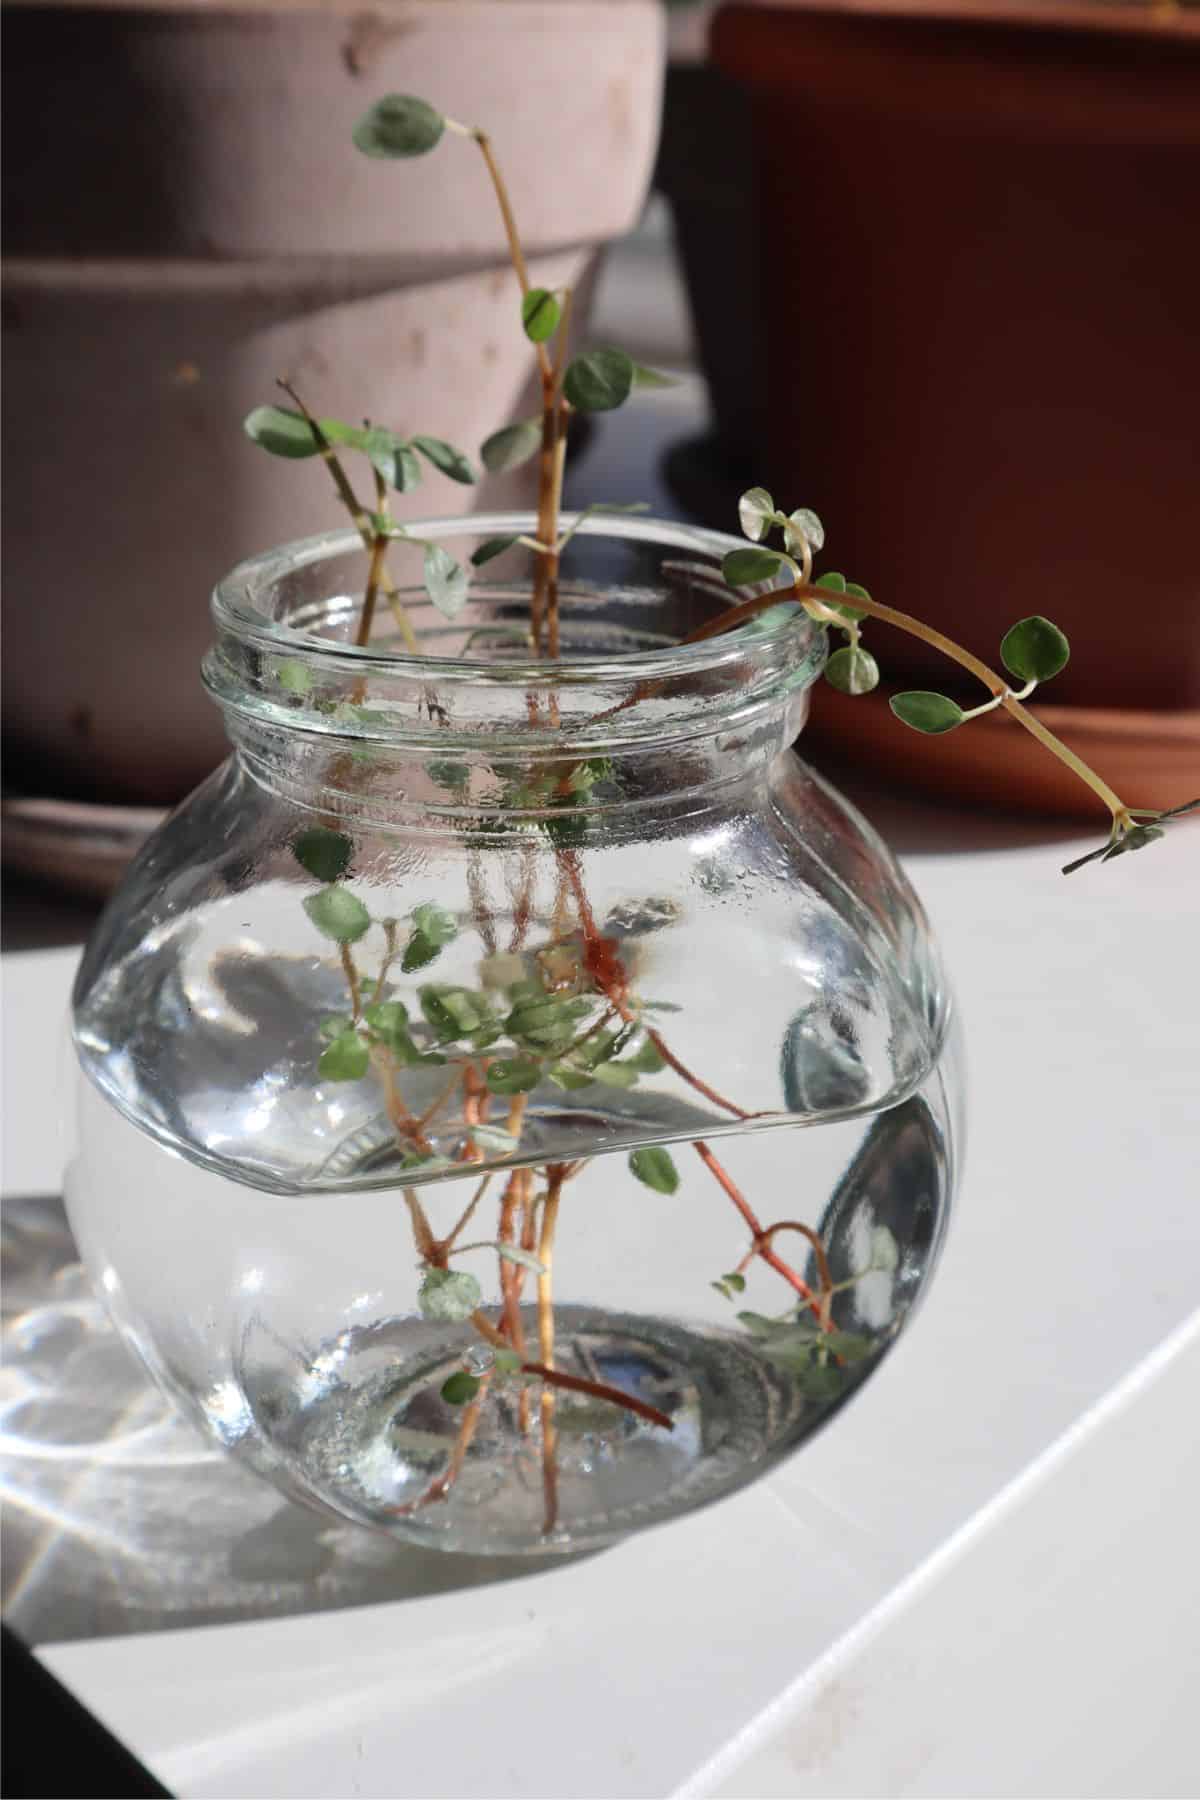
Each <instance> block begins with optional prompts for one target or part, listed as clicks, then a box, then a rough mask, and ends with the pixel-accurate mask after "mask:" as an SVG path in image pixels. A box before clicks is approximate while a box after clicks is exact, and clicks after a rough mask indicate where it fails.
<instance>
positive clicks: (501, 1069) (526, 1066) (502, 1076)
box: [487, 1058, 542, 1094]
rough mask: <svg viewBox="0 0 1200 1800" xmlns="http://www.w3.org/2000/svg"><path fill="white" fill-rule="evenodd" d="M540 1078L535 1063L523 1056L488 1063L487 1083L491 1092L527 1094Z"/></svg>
mask: <svg viewBox="0 0 1200 1800" xmlns="http://www.w3.org/2000/svg"><path fill="white" fill-rule="evenodd" d="M541 1078H542V1071H541V1069H540V1068H539V1067H538V1065H537V1063H535V1062H529V1061H527V1060H525V1059H524V1058H514V1059H512V1060H501V1061H498V1062H494V1063H489V1064H488V1072H487V1084H488V1086H489V1088H491V1090H492V1092H493V1094H528V1093H529V1092H530V1091H531V1090H532V1089H533V1088H535V1087H536V1086H537V1084H538V1082H539V1081H540V1080H541Z"/></svg>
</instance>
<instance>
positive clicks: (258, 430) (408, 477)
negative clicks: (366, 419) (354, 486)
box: [242, 406, 475, 494]
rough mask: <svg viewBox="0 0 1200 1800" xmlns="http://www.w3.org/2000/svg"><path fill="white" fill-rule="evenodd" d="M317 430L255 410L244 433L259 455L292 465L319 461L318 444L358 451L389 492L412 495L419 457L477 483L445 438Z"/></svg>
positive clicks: (371, 429)
mask: <svg viewBox="0 0 1200 1800" xmlns="http://www.w3.org/2000/svg"><path fill="white" fill-rule="evenodd" d="M316 426H317V430H316V431H314V430H313V426H312V423H311V422H310V421H309V420H308V419H306V418H305V416H304V414H303V413H302V412H298V411H296V410H295V409H294V408H292V407H290V406H256V407H255V408H254V411H253V412H250V413H247V415H246V418H245V420H244V421H243V425H242V429H243V430H244V431H245V433H246V436H247V437H248V438H249V439H250V440H251V442H252V443H255V444H257V445H258V446H259V447H260V449H263V450H266V451H268V452H269V454H270V455H272V456H282V457H285V458H287V459H289V460H291V461H297V462H298V461H302V460H304V459H305V458H306V457H310V456H320V455H322V454H323V451H324V446H323V445H322V443H321V438H323V439H324V440H325V443H326V444H329V445H330V446H332V447H333V448H335V449H342V450H358V451H361V452H362V454H363V455H364V456H365V457H366V458H367V460H368V461H369V462H370V464H371V466H372V468H373V469H375V470H377V471H378V473H379V474H380V475H381V476H382V477H383V479H384V481H386V482H387V484H388V486H389V487H393V488H395V489H396V491H397V492H398V493H401V494H407V493H411V492H412V490H413V489H414V488H416V487H419V486H420V484H421V463H420V460H419V458H418V456H417V454H416V453H417V452H418V451H419V452H420V454H421V456H423V457H424V458H425V460H426V462H428V463H429V464H430V465H431V467H433V468H435V469H437V470H439V471H440V472H441V474H443V475H448V476H449V477H450V479H451V480H452V481H458V482H462V483H463V484H464V486H470V485H471V484H472V483H473V482H474V480H475V471H474V469H473V468H472V467H471V463H470V461H469V460H468V458H467V457H465V456H464V455H463V453H462V451H461V450H456V449H455V447H454V445H453V444H448V443H447V442H446V440H445V439H444V438H438V437H431V436H429V435H428V433H425V432H418V433H417V434H416V435H415V436H413V437H410V438H403V437H400V436H398V435H397V433H396V432H394V431H388V430H387V429H386V427H384V426H382V425H361V426H360V425H347V424H345V423H344V422H343V421H342V420H341V419H318V420H317V421H316ZM318 433H319V434H320V435H319V436H318Z"/></svg>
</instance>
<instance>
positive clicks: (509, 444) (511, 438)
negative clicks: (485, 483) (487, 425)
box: [479, 419, 542, 475]
mask: <svg viewBox="0 0 1200 1800" xmlns="http://www.w3.org/2000/svg"><path fill="white" fill-rule="evenodd" d="M541 447H542V421H541V420H540V419H518V420H517V423H516V424H515V425H502V426H501V427H500V430H499V431H493V433H492V435H491V437H490V438H487V439H486V440H485V441H484V443H483V444H482V445H481V446H480V450H479V456H480V460H481V462H482V463H483V466H484V468H485V469H487V470H489V471H490V472H491V473H492V474H493V475H502V474H503V473H504V471H505V470H506V469H518V468H520V466H521V464H522V463H525V462H528V461H529V459H530V457H531V456H536V455H537V453H538V451H539V450H540V449H541Z"/></svg>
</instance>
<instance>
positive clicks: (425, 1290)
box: [417, 1269, 483, 1324]
mask: <svg viewBox="0 0 1200 1800" xmlns="http://www.w3.org/2000/svg"><path fill="white" fill-rule="evenodd" d="M482 1298H483V1296H482V1294H481V1293H480V1290H479V1283H478V1282H477V1281H476V1279H475V1277H474V1276H473V1275H468V1273H467V1271H466V1270H465V1269H426V1271H425V1278H424V1280H423V1281H422V1282H421V1286H420V1290H419V1292H418V1295H417V1304H418V1305H419V1306H420V1308H421V1312H422V1314H423V1315H424V1317H425V1318H427V1319H433V1320H436V1322H437V1323H438V1324H447V1323H451V1324H452V1323H455V1322H457V1321H458V1320H459V1319H469V1318H470V1316H471V1314H472V1313H473V1312H474V1311H475V1308H476V1307H477V1306H478V1305H479V1302H480V1300H481V1299H482Z"/></svg>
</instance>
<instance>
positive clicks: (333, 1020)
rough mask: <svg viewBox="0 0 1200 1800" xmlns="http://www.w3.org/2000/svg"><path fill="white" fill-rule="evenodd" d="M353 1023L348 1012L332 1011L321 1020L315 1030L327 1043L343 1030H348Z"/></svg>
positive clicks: (338, 1035) (339, 1035)
mask: <svg viewBox="0 0 1200 1800" xmlns="http://www.w3.org/2000/svg"><path fill="white" fill-rule="evenodd" d="M353 1024H354V1020H353V1019H352V1018H351V1017H350V1015H349V1014H348V1013H332V1014H331V1015H330V1016H329V1017H328V1018H326V1019H322V1020H321V1023H320V1024H319V1025H318V1027H317V1030H318V1031H319V1032H320V1034H321V1036H322V1037H323V1038H324V1039H325V1042H326V1043H327V1044H329V1043H332V1042H333V1040H334V1038H339V1037H341V1035H342V1033H343V1032H344V1031H349V1030H350V1029H351V1027H352V1026H353Z"/></svg>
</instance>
